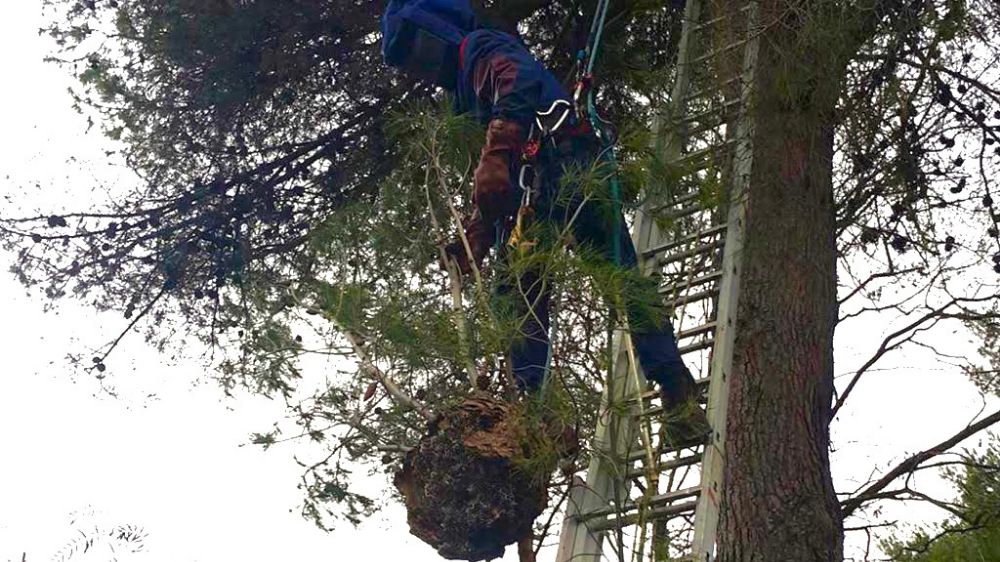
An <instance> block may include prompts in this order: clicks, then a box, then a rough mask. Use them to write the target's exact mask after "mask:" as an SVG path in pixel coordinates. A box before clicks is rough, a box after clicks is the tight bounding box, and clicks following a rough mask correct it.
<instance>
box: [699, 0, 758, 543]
mask: <svg viewBox="0 0 1000 562" xmlns="http://www.w3.org/2000/svg"><path fill="white" fill-rule="evenodd" d="M757 26H758V7H757V3H756V2H755V1H751V3H750V9H749V10H748V13H747V27H748V30H747V31H748V41H747V44H746V49H745V52H744V60H743V69H742V73H743V84H742V87H741V94H740V95H741V104H740V117H739V119H738V120H737V125H736V143H737V144H736V153H735V156H734V158H733V162H732V165H733V171H732V184H731V187H730V193H729V212H728V222H729V230H728V231H727V233H726V243H725V248H724V250H723V262H722V263H723V276H722V287H721V290H720V295H719V308H718V327H717V333H716V336H715V348H714V350H713V353H712V364H711V370H710V373H711V376H710V382H709V390H708V416H709V422H710V424H711V426H712V427H713V429H714V431H713V435H712V440H711V443H710V444H709V446H708V447H707V449H706V451H705V456H704V460H703V461H702V482H701V487H702V493H701V494H700V496H699V498H698V507H697V509H696V512H695V529H694V544H693V545H692V546H693V558H694V560H696V561H698V562H712V561H713V560H714V558H715V546H716V540H717V533H718V526H719V514H720V512H719V507H720V506H719V501H720V500H721V496H720V494H721V486H722V475H723V465H724V462H725V439H726V415H727V412H728V406H729V383H730V378H729V375H730V373H731V371H732V365H733V346H734V343H735V339H736V329H737V310H738V305H739V291H740V278H741V276H742V271H741V270H740V267H739V263H740V257H741V255H742V252H743V246H744V242H745V234H746V224H745V223H746V198H747V192H748V187H749V181H750V172H751V170H752V167H753V146H752V139H753V130H754V122H753V119H752V117H751V115H752V114H751V109H752V108H751V104H752V103H753V100H752V96H753V75H754V72H755V68H756V64H757V51H758V44H759V43H758V42H759V38H758V29H757Z"/></svg>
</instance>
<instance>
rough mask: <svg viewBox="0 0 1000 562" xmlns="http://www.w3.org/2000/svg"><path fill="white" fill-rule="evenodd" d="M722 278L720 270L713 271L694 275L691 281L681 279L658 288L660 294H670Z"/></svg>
mask: <svg viewBox="0 0 1000 562" xmlns="http://www.w3.org/2000/svg"><path fill="white" fill-rule="evenodd" d="M720 279H722V271H713V272H712V273H709V274H707V275H702V276H701V277H695V278H694V279H692V280H691V281H681V282H678V283H674V284H673V285H667V286H665V287H661V288H660V294H661V295H672V294H675V293H676V292H678V291H683V290H684V289H693V288H694V287H700V286H702V285H707V284H709V283H714V282H716V281H718V280H720Z"/></svg>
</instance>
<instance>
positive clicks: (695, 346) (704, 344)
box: [678, 338, 715, 355]
mask: <svg viewBox="0 0 1000 562" xmlns="http://www.w3.org/2000/svg"><path fill="white" fill-rule="evenodd" d="M713 345H715V339H714V338H708V339H704V340H701V341H699V342H695V343H692V344H689V345H683V346H681V347H680V348H679V349H678V351H679V352H680V354H681V355H687V354H688V353H694V352H695V351H701V350H703V349H708V348H710V347H712V346H713Z"/></svg>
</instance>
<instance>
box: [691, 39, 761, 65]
mask: <svg viewBox="0 0 1000 562" xmlns="http://www.w3.org/2000/svg"><path fill="white" fill-rule="evenodd" d="M746 44H747V42H746V39H741V40H739V41H734V42H733V43H730V44H728V45H726V46H725V47H719V48H718V49H715V50H712V51H709V52H707V53H705V54H703V55H698V56H697V57H695V58H693V59H691V60H690V61H689V62H688V64H691V65H699V64H701V63H703V62H706V61H709V60H711V59H712V58H713V57H716V56H718V55H720V54H722V53H725V52H727V51H731V50H733V49H735V48H737V47H742V46H743V45H746Z"/></svg>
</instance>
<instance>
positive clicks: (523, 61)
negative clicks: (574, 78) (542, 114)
mask: <svg viewBox="0 0 1000 562" xmlns="http://www.w3.org/2000/svg"><path fill="white" fill-rule="evenodd" d="M459 53H460V54H459V64H460V67H459V68H460V70H459V74H458V83H457V88H456V90H455V92H454V94H455V109H456V111H458V112H459V113H464V112H467V111H468V112H472V114H473V115H475V117H476V118H477V119H478V120H479V121H480V122H482V123H487V122H489V121H490V120H491V119H495V118H500V119H506V120H510V121H516V122H518V123H520V124H521V125H523V126H525V127H527V126H528V125H529V124H530V123H531V121H532V119H533V118H534V115H535V113H536V112H538V111H543V110H546V109H548V108H549V107H550V106H551V105H552V103H553V102H555V101H556V100H558V99H569V93H568V92H567V91H566V89H565V88H563V86H562V84H561V83H560V82H559V80H557V79H556V77H555V76H553V75H552V73H551V72H549V71H548V70H546V69H545V67H544V66H542V63H540V62H538V59H536V58H535V57H534V56H532V54H531V53H530V52H528V49H527V48H525V46H524V44H522V43H521V41H520V40H519V39H517V38H516V37H514V36H512V35H509V34H507V33H504V32H502V31H496V30H492V29H478V30H476V31H473V32H472V33H470V34H468V35H466V37H465V39H464V40H463V42H462V44H461V48H460V51H459Z"/></svg>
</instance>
